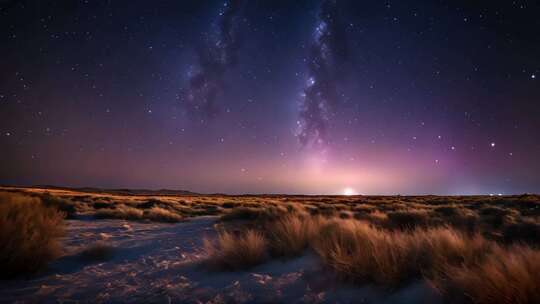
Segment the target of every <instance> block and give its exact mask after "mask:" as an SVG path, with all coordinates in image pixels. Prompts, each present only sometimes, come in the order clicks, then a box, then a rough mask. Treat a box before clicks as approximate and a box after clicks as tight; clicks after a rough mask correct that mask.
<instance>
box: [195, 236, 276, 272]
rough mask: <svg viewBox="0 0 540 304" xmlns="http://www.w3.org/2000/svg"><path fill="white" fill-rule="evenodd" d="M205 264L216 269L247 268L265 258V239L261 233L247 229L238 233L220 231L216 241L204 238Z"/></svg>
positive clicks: (261, 261)
mask: <svg viewBox="0 0 540 304" xmlns="http://www.w3.org/2000/svg"><path fill="white" fill-rule="evenodd" d="M204 248H205V251H206V253H207V254H208V260H207V264H208V266H210V267H211V268H213V269H218V270H239V269H247V268H250V267H253V266H255V265H258V264H261V263H263V262H264V261H266V259H267V257H268V256H267V241H266V239H265V238H264V236H263V234H262V233H260V232H257V231H255V230H247V231H245V232H243V233H241V234H239V235H235V234H233V233H230V232H221V233H220V234H219V236H218V239H217V243H212V242H211V241H210V240H208V239H205V240H204Z"/></svg>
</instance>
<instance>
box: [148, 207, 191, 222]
mask: <svg viewBox="0 0 540 304" xmlns="http://www.w3.org/2000/svg"><path fill="white" fill-rule="evenodd" d="M143 217H144V218H145V219H148V220H153V221H157V222H171V223H175V222H180V221H181V220H182V219H183V217H182V216H181V215H178V214H177V213H174V212H172V211H169V210H167V209H163V208H160V207H153V208H151V209H149V210H145V211H144V213H143Z"/></svg>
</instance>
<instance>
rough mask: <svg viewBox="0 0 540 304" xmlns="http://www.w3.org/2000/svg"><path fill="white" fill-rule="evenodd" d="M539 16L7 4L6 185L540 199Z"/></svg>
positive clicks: (1, 78)
mask: <svg viewBox="0 0 540 304" xmlns="http://www.w3.org/2000/svg"><path fill="white" fill-rule="evenodd" d="M539 9H540V7H539V4H533V3H529V4H527V5H525V4H520V3H517V2H512V1H508V3H502V4H499V3H493V2H485V3H483V4H480V3H477V2H474V1H452V2H451V3H441V2H437V3H434V2H432V1H407V2H406V3H404V2H403V1H383V2H381V1H173V0H166V1H159V3H158V4H150V3H149V2H147V1H130V3H129V5H126V4H125V3H123V2H117V1H112V2H111V1H102V2H100V1H89V2H88V3H86V2H77V1H51V2H50V5H42V4H40V2H39V1H3V2H2V1H0V34H1V35H0V45H2V48H0V55H1V58H2V64H1V66H0V147H1V150H0V151H1V157H0V183H1V184H17V185H20V184H22V185H35V184H49V185H51V184H52V185H62V186H76V187H82V186H93V187H104V188H118V187H122V188H173V189H186V190H191V191H198V192H205V193H215V192H225V193H305V194H344V195H355V194H397V193H401V194H475V193H494V194H498V193H501V194H510V193H523V192H540V161H539V160H538V155H540V141H539V140H538V138H539V137H538V136H539V133H540V119H539V118H538V117H540V102H539V101H540V84H539V82H538V81H540V79H539V78H538V77H537V75H539V74H540V58H539V55H538V54H540V41H539V40H538V33H537V32H538V28H540V18H538V16H537V13H535V12H538V11H539Z"/></svg>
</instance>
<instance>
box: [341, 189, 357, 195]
mask: <svg viewBox="0 0 540 304" xmlns="http://www.w3.org/2000/svg"><path fill="white" fill-rule="evenodd" d="M355 194H356V191H354V189H353V188H345V189H344V190H343V195H346V196H351V195H355Z"/></svg>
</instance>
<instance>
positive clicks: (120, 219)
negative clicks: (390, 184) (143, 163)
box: [0, 187, 540, 303]
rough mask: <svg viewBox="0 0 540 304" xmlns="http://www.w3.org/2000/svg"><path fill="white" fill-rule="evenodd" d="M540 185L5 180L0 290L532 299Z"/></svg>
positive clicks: (257, 297) (358, 299) (537, 270)
mask: <svg viewBox="0 0 540 304" xmlns="http://www.w3.org/2000/svg"><path fill="white" fill-rule="evenodd" d="M539 245H540V196H538V195H531V194H523V195H517V196H361V195H355V196H290V195H241V196H230V195H219V194H216V195H199V194H195V193H190V192H183V191H165V190H160V191H149V190H137V191H135V190H100V189H90V188H88V189H67V188H65V189H64V188H54V187H35V188H22V187H0V267H1V269H2V271H1V274H0V302H2V303H66V302H68V303H69V302H76V303H124V302H127V303H540V249H539Z"/></svg>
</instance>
